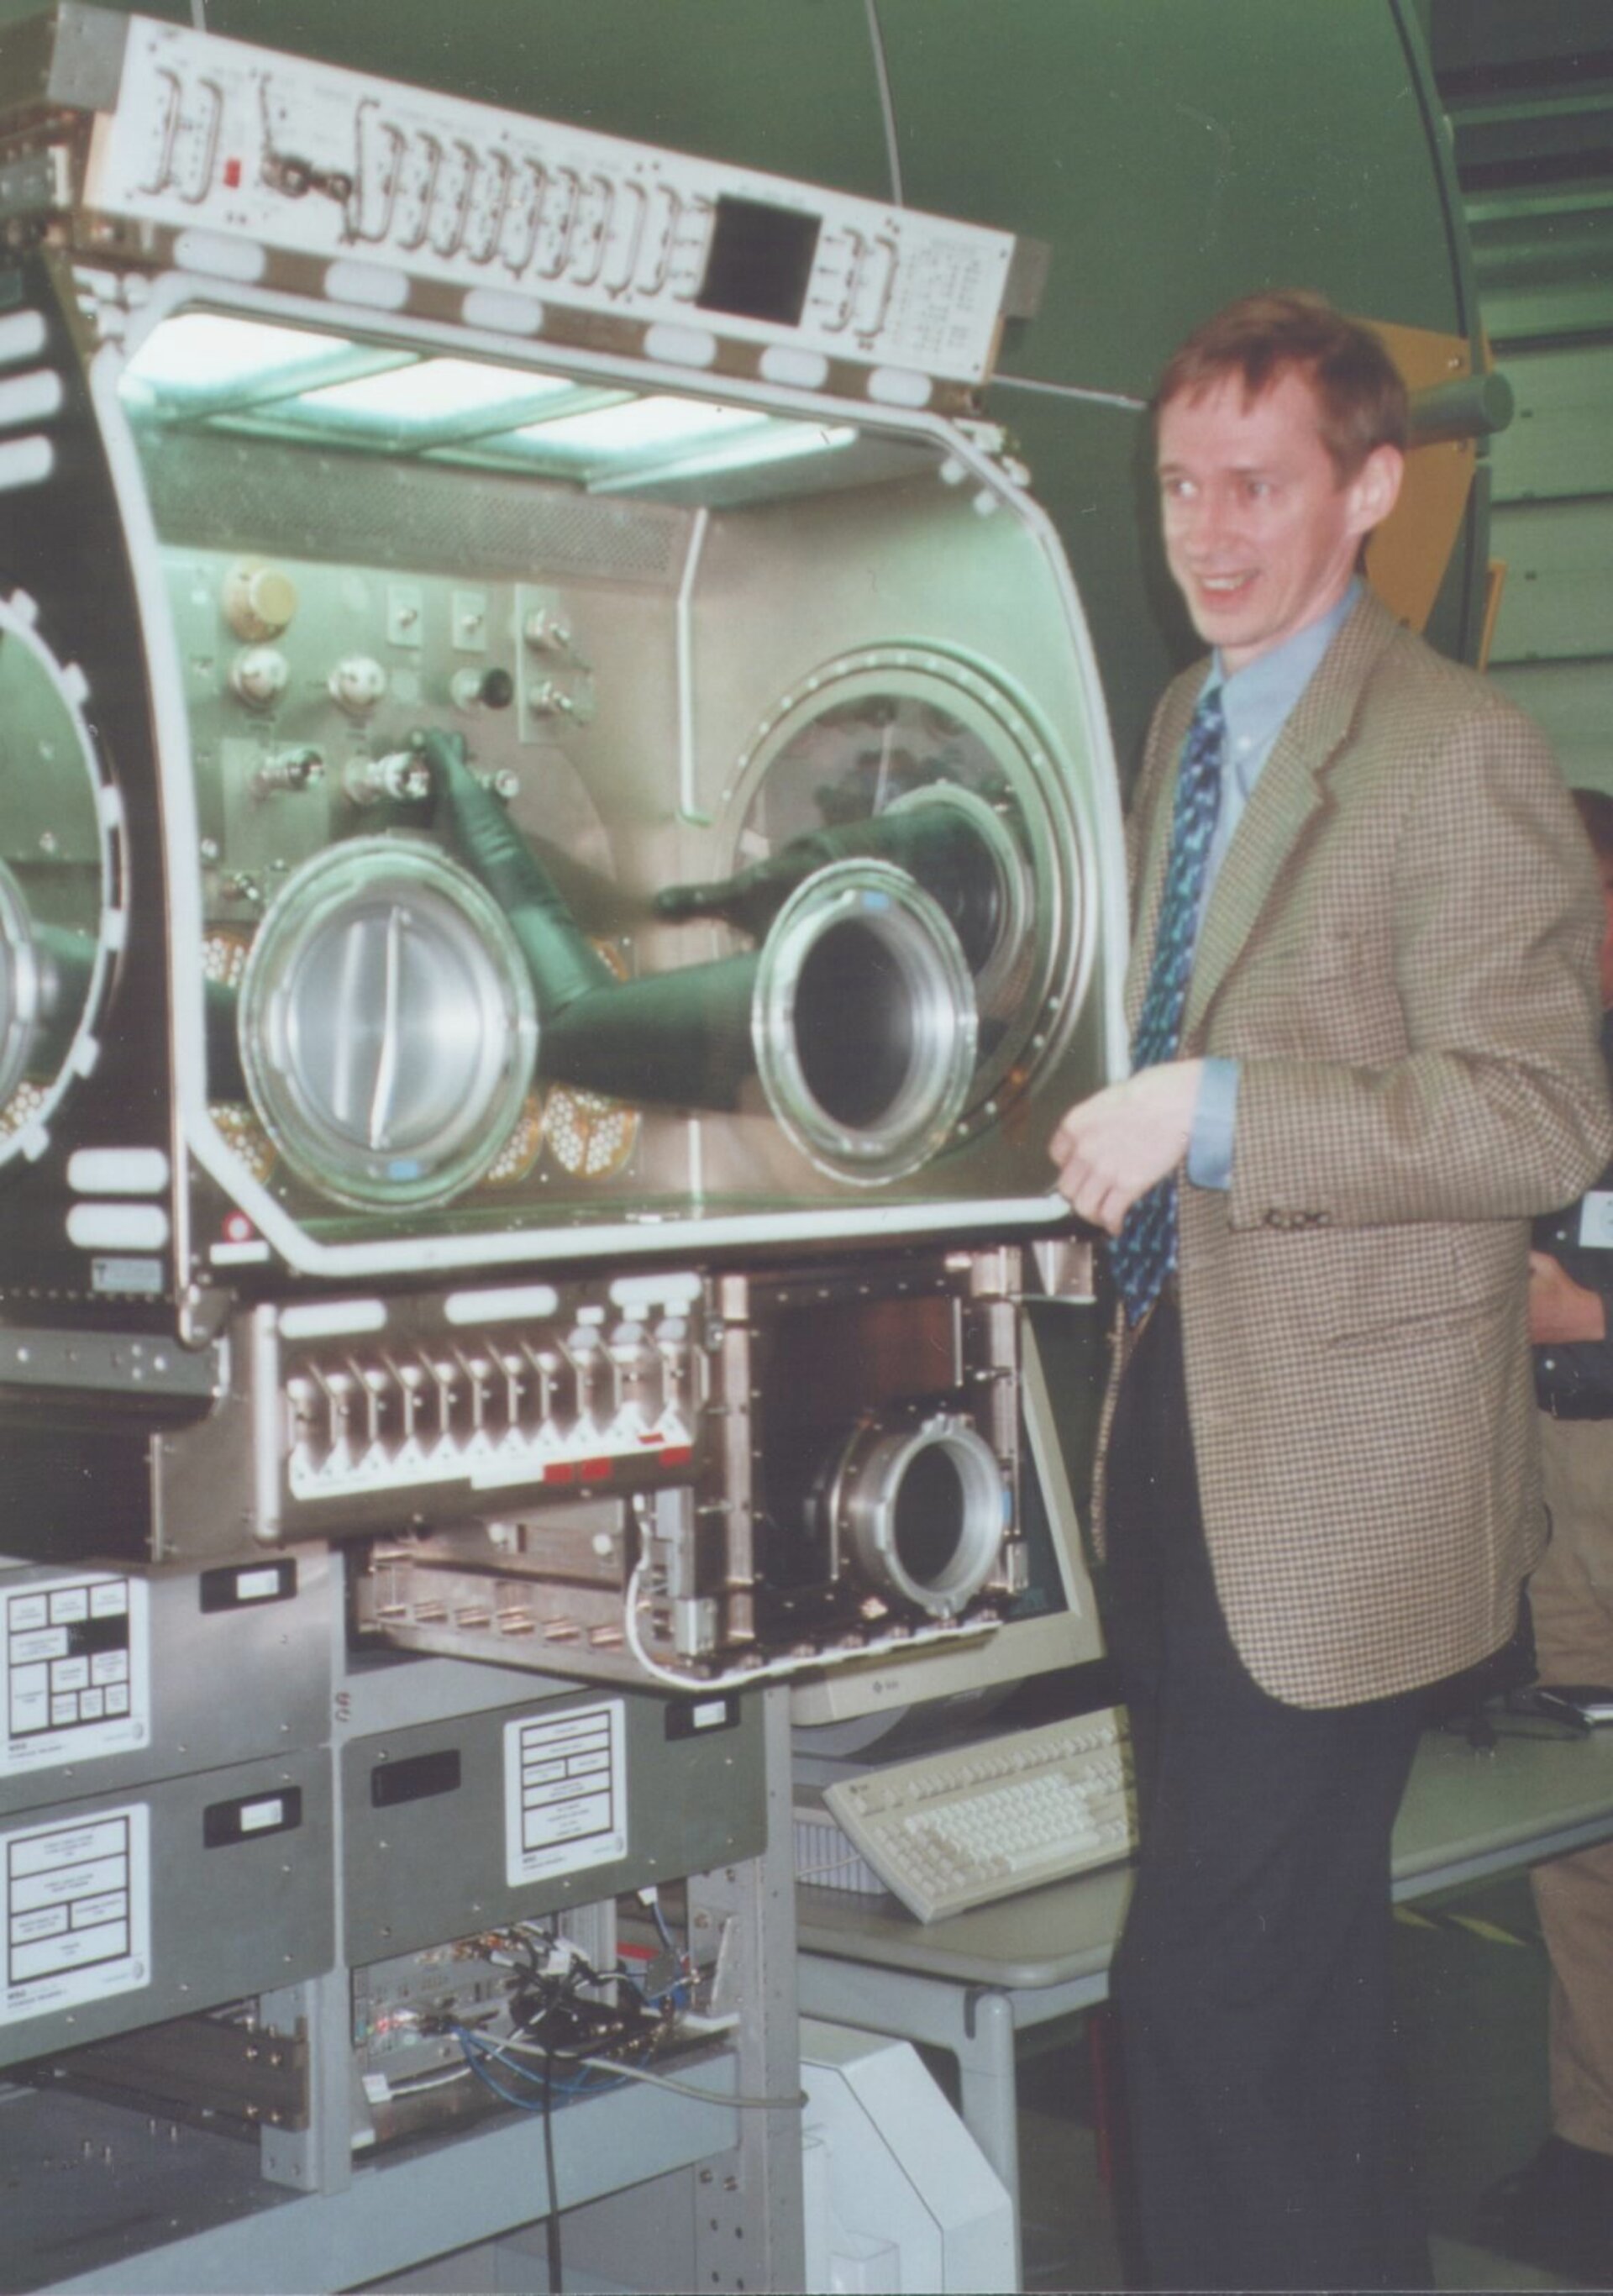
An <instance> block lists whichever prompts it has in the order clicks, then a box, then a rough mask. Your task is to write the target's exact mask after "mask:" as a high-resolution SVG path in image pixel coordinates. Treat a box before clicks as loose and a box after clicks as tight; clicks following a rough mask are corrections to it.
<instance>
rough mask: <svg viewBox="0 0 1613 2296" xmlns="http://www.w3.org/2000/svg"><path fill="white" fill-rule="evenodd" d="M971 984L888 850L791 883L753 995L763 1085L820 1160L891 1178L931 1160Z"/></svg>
mask: <svg viewBox="0 0 1613 2296" xmlns="http://www.w3.org/2000/svg"><path fill="white" fill-rule="evenodd" d="M977 1025H978V1022H977V1014H976V1009H975V996H974V982H973V980H972V979H971V977H970V970H969V964H968V960H967V959H966V958H965V956H964V955H963V951H962V947H961V946H960V944H959V941H958V937H957V935H956V933H954V931H953V929H952V927H951V925H950V924H948V922H947V921H946V916H945V915H944V914H943V913H942V910H941V907H940V905H939V903H938V902H937V901H935V900H932V899H931V898H930V896H929V894H928V893H926V892H925V891H923V890H922V889H921V887H920V886H918V885H916V884H915V883H914V882H913V879H912V878H911V877H909V876H908V875H907V874H906V873H905V871H904V870H901V869H896V868H893V867H892V866H891V865H890V864H889V863H888V862H885V861H839V862H835V863H833V864H832V865H831V866H830V867H829V868H827V869H820V870H819V871H818V872H817V873H816V875H815V876H812V877H808V878H807V879H806V882H805V883H804V884H801V885H798V886H797V887H796V890H795V891H794V892H793V893H792V894H791V895H790V898H789V899H788V900H787V901H786V902H785V904H784V906H783V907H782V909H781V910H780V911H779V914H778V915H777V917H776V918H775V919H774V923H773V928H772V930H771V931H770V932H769V933H768V935H767V939H766V942H765V943H764V945H763V948H762V953H761V959H760V963H759V964H758V966H757V979H756V991H755V996H754V998H753V1001H752V1005H751V1041H752V1043H753V1045H754V1046H755V1050H756V1062H757V1074H758V1076H759V1077H760V1079H761V1084H762V1089H763V1091H764V1092H765V1093H766V1096H767V1102H768V1105H769V1106H770V1108H771V1109H772V1110H773V1112H774V1116H775V1117H776V1118H777V1119H778V1121H779V1123H780V1124H781V1125H782V1127H783V1128H784V1130H785V1131H786V1132H787V1133H788V1134H789V1136H790V1138H791V1139H792V1140H793V1141H794V1142H795V1144H796V1145H797V1146H798V1148H799V1149H801V1150H802V1152H804V1153H805V1154H806V1156H808V1157H810V1159H811V1160H812V1161H813V1162H814V1163H815V1165H816V1166H817V1167H818V1169H819V1170H820V1171H823V1172H828V1173H831V1174H832V1175H833V1176H834V1177H836V1178H839V1179H843V1180H859V1181H864V1182H866V1183H875V1182H879V1181H882V1180H894V1179H899V1178H901V1177H904V1176H905V1174H906V1173H908V1172H912V1171H915V1170H917V1169H918V1168H919V1166H920V1165H921V1164H924V1163H927V1162H928V1161H929V1159H930V1157H932V1156H933V1155H934V1154H935V1153H936V1152H937V1150H938V1148H940V1147H941V1146H942V1145H943V1144H944V1143H945V1141H946V1136H947V1135H948V1134H949V1133H950V1131H951V1130H952V1128H953V1126H954V1124H955V1123H956V1122H957V1119H958V1117H959V1115H960V1113H961V1112H962V1107H963V1103H964V1101H965V1099H966V1097H967V1095H968V1092H969V1082H970V1077H971V1075H972V1074H973V1072H974V1062H975V1037H976V1029H977Z"/></svg>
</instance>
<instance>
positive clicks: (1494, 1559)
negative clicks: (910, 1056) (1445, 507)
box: [1097, 593, 1613, 1707]
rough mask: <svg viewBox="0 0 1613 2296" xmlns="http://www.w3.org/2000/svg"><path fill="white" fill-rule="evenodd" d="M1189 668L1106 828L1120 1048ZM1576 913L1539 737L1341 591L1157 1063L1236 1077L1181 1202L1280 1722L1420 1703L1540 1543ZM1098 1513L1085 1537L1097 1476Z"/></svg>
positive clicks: (1228, 1518) (1229, 1527)
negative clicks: (1190, 1064) (1200, 1172)
mask: <svg viewBox="0 0 1613 2296" xmlns="http://www.w3.org/2000/svg"><path fill="white" fill-rule="evenodd" d="M1203 677H1204V668H1203V666H1202V664H1201V665H1200V667H1199V668H1196V669H1191V670H1189V671H1187V672H1186V673H1184V675H1183V676H1181V677H1179V678H1177V679H1176V680H1175V683H1174V684H1173V685H1171V686H1170V687H1169V688H1168V690H1167V693H1166V694H1165V696H1164V698H1163V700H1162V701H1161V702H1160V704H1159V709H1158V710H1157V711H1156V713H1155V717H1154V721H1153V725H1152V727H1151V729H1150V735H1149V742H1148V748H1147V751H1146V755H1145V759H1144V763H1143V767H1142V775H1141V778H1140V781H1139V783H1138V789H1137V796H1136V802H1135V804H1134V808H1133V815H1132V824H1131V830H1130V846H1131V853H1132V862H1133V881H1134V882H1133V890H1134V914H1135V917H1136V920H1137V930H1136V934H1135V939H1134V948H1133V955H1132V964H1131V969H1130V972H1129V974H1128V978H1127V984H1126V1005H1127V1013H1128V1018H1129V1020H1130V1021H1131V1023H1132V1025H1133V1027H1134V1026H1135V1022H1136V1018H1137V1013H1138V1011H1139V1009H1140V1007H1141V1005H1142V995H1143V989H1144V987H1145V984H1146V982H1147V979H1148V970H1149V964H1150V958H1151V955H1152V951H1153V942H1154V933H1155V927H1156V923H1157V920H1158V913H1159V895H1160V889H1161V882H1162V880H1163V876H1164V868H1165V858H1166V848H1167V844H1168V840H1169V824H1170V816H1171V805H1172V799H1173V796H1174V792H1175V775H1176V766H1177V761H1178V759H1179V757H1180V753H1181V750H1182V745H1183V738H1184V735H1185V734H1186V730H1187V726H1188V724H1189V721H1190V719H1191V715H1192V711H1193V708H1194V705H1195V702H1196V701H1197V698H1198V694H1199V692H1200V687H1201V685H1202V684H1203ZM1601 917H1602V909H1601V898H1600V891H1599V888H1598V883H1597V877H1596V872H1595V870H1594V867H1593V864H1592V861H1591V858H1590V855H1589V849H1588V846H1587V842H1586V840H1585V837H1584V831H1583V830H1582V828H1581V827H1580V824H1579V821H1578V817H1577V816H1576V812H1575V810H1574V808H1573V805H1572V803H1571V801H1570V799H1569V798H1568V793H1567V791H1566V790H1565V788H1564V786H1563V783H1562V780H1561V777H1560V774H1559V772H1558V769H1557V767H1556V764H1555V762H1554V760H1553V758H1552V754H1551V751H1550V750H1549V748H1548V746H1547V744H1546V742H1545V740H1544V738H1543V735H1542V734H1540V733H1539V732H1538V731H1537V730H1536V728H1535V726H1533V725H1532V724H1531V723H1530V721H1529V720H1528V719H1527V717H1524V716H1523V715H1522V713H1521V712H1520V711H1519V710H1517V709H1514V708H1513V707H1512V706H1511V704H1510V703H1509V702H1507V701H1505V700H1504V699H1503V698H1502V696H1501V695H1500V694H1498V693H1496V692H1494V690H1493V689H1492V688H1491V687H1490V686H1489V685H1487V684H1486V681H1485V680H1484V679H1483V678H1482V677H1480V676H1478V675H1477V674H1476V673H1475V672H1473V671H1471V670H1468V669H1464V668H1460V667H1458V666H1457V665H1455V664H1453V663H1451V662H1449V661H1446V660H1444V659H1443V658H1442V657H1441V656H1440V655H1438V654H1437V653H1435V652H1433V651H1432V650H1431V649H1430V648H1429V647H1428V646H1427V645H1425V644H1423V643H1422V641H1421V639H1420V638H1418V637H1415V636H1413V635H1412V634H1411V633H1410V632H1408V631H1406V630H1405V629H1404V628H1402V627H1400V625H1399V624H1397V623H1396V621H1395V620H1394V619H1393V618H1392V616H1391V615H1390V614H1389V613H1388V611H1387V609H1386V608H1385V607H1384V606H1383V605H1382V604H1381V603H1380V602H1379V601H1378V600H1377V599H1376V598H1375V597H1373V596H1372V595H1371V594H1370V593H1369V594H1367V595H1365V596H1364V597H1363V600H1362V602H1361V603H1360V604H1359V605H1358V606H1357V607H1356V609H1355V611H1354V612H1353V613H1352V614H1351V615H1350V617H1349V619H1348V620H1347V622H1346V624H1345V625H1344V627H1343V628H1342V629H1341V630H1340V631H1339V635H1338V636H1337V637H1336V638H1335V639H1334V641H1333V644H1332V645H1331V647H1330V648H1329V651H1328V652H1327V654H1326V656H1325V658H1324V659H1323V660H1322V664H1321V666H1320V667H1319V668H1318V669H1317V671H1316V673H1315V675H1314V677H1313V678H1312V680H1311V682H1310V684H1309V685H1308V686H1307V687H1306V691H1305V693H1304V694H1303V695H1302V697H1301V699H1300V701H1298V704H1297V705H1296V707H1295V709H1294V710H1293V712H1292V713H1291V715H1290V718H1289V720H1288V723H1287V724H1286V726H1284V728H1283V730H1282V733H1281V735H1280V737H1279V739H1278V741H1277V743H1276V745H1275V747H1274V749H1273V751H1272V754H1271V756H1270V757H1269V758H1268V759H1267V761H1266V764H1265V768H1264V770H1263V772H1262V774H1261V776H1260V779H1259V781H1258V782H1257V784H1256V787H1255V790H1254V791H1253V794H1252V796H1251V798H1250V800H1249V807H1248V808H1247V810H1246V812H1245V814H1244V816H1243V817H1242V819H1241V820H1240V823H1239V824H1238V827H1237V830H1236V832H1235V834H1234V836H1233V838H1232V844H1231V846H1230V847H1229V849H1228V851H1227V855H1226V858H1225V861H1224V865H1223V866H1222V869H1221V872H1220V874H1219V876H1218V877H1217V879H1216V884H1215V887H1214V889H1213V891H1212V893H1211V897H1210V900H1209V903H1208V908H1207V911H1206V914H1205V916H1204V919H1203V922H1202V927H1201V930H1200V939H1199V946H1198V949H1197V952H1196V956H1195V962H1194V968H1193V975H1192V980H1191V987H1190V989H1189V994H1188V1002H1187V1007H1186V1011H1185V1013H1184V1016H1183V1045H1182V1050H1183V1054H1184V1055H1189V1054H1225V1055H1228V1056H1229V1057H1231V1058H1232V1059H1234V1060H1236V1061H1237V1062H1239V1063H1240V1086H1239V1095H1238V1109H1237V1125H1236V1134H1235V1144H1234V1150H1233V1160H1232V1185H1231V1187H1230V1189H1229V1190H1225V1191H1223V1190H1216V1189H1210V1188H1200V1187H1196V1186H1194V1185H1191V1183H1189V1182H1188V1181H1187V1180H1186V1179H1185V1178H1183V1182H1182V1186H1181V1190H1180V1275H1179V1290H1180V1298H1181V1308H1182V1324H1183V1348H1184V1353H1185V1357H1186V1371H1187V1391H1188V1411H1189V1416H1190V1418H1191V1423H1192V1433H1193V1440H1194V1447H1195V1453H1196V1456H1197V1461H1198V1469H1199V1480H1200V1491H1201V1497H1202V1502H1203V1511H1204V1521H1205V1529H1206V1536H1207V1539H1208V1546H1209V1553H1210V1556H1211V1561H1212V1564H1213V1567H1214V1570H1215V1576H1216V1585H1217V1587H1218V1589H1219V1592H1220V1596H1221V1601H1222V1606H1223V1609H1224V1613H1225V1616H1226V1620H1227V1623H1228V1626H1229V1628H1230V1629H1231V1632H1232V1639H1233V1641H1234V1643H1235V1644H1236V1646H1237V1648H1238V1650H1239V1652H1240V1655H1241V1657H1242V1659H1243V1661H1244V1663H1245V1665H1246V1666H1247V1667H1248V1668H1249V1672H1250V1673H1251V1674H1252V1675H1253V1677H1255V1679H1256V1681H1257V1682H1258V1683H1259V1684H1260V1685H1262V1686H1263V1687H1264V1688H1265V1689H1266V1690H1267V1691H1269V1692H1270V1693H1272V1694H1273V1696H1275V1697H1278V1698H1281V1699H1282V1700H1284V1701H1286V1702H1289V1703H1290V1704H1294V1705H1298V1706H1310V1707H1326V1706H1337V1705H1345V1704H1349V1703H1352V1702H1356V1701H1359V1700H1363V1699H1368V1698H1375V1697H1380V1696H1384V1695H1387V1694H1388V1693H1391V1692H1396V1691H1401V1690H1406V1689H1410V1688H1412V1687H1414V1686H1416V1685H1421V1684H1424V1683H1428V1682H1432V1681H1436V1680H1437V1679H1438V1678H1439V1677H1441V1676H1443V1675H1445V1674H1449V1673H1452V1672H1453V1671H1455V1670H1456V1669H1459V1668H1462V1667H1464V1666H1467V1665H1470V1664H1472V1663H1474V1662H1476V1661H1478V1660H1479V1659H1481V1658H1483V1657H1485V1656H1486V1654H1487V1653H1488V1652H1491V1651H1493V1650H1494V1649H1495V1648H1496V1647H1497V1646H1498V1645H1499V1644H1501V1643H1502V1642H1503V1641H1504V1640H1505V1639H1506V1637H1507V1636H1508V1635H1509V1634H1510V1633H1511V1629H1512V1626H1513V1623H1514V1620H1515V1616H1516V1610H1517V1600H1518V1587H1519V1581H1520V1579H1522V1578H1523V1577H1524V1575H1525V1574H1526V1572H1527V1570H1529V1569H1530V1568H1531V1567H1532V1565H1533V1564H1534V1563H1535V1561H1536V1560H1537V1559H1538V1557H1539V1554H1540V1551H1541V1549H1542V1546H1543V1543H1544V1537H1545V1531H1544V1517H1543V1507H1542V1505H1541V1501H1540V1495H1539V1485H1538V1472H1537V1464H1536V1458H1535V1406H1534V1396H1533V1385H1532V1377H1531V1365H1530V1354H1529V1347H1528V1341H1527V1323H1526V1305H1525V1302H1526V1291H1527V1249H1528V1241H1529V1221H1530V1219H1531V1218H1532V1216H1533V1215H1535V1213H1537V1212H1540V1211H1542V1210H1546V1209H1547V1208H1549V1207H1552V1206H1554V1205H1557V1204H1560V1203H1564V1202H1566V1201H1568V1200H1569V1199H1570V1198H1572V1197H1574V1196H1575V1195H1576V1194H1578V1193H1580V1191H1581V1190H1582V1189H1584V1187H1586V1186H1587V1185H1589V1184H1590V1182H1591V1180H1592V1179H1593V1177H1594V1176H1595V1174H1596V1173H1597V1172H1598V1171H1599V1170H1600V1169H1601V1166H1602V1165H1603V1163H1604V1162H1605V1161H1606V1160H1607V1159H1608V1156H1609V1150H1610V1149H1613V1115H1610V1114H1609V1099H1608V1082H1607V1076H1606V1072H1605V1070H1604V1068H1603V1064H1602V1060H1601V1051H1600V1049H1599V1045H1598V1023H1599V1021H1600V1017H1601V1015H1600V1004H1601V1000H1600V996H1599V994H1598V988H1597V973H1596V950H1597V945H1598V942H1599V940H1600V938H1601ZM1131 1344H1132V1341H1131V1338H1130V1336H1128V1335H1127V1334H1126V1333H1125V1332H1124V1330H1123V1331H1122V1332H1121V1333H1120V1335H1119V1338H1118V1345H1117V1348H1116V1353H1115V1361H1114V1368H1113V1376H1112V1378H1111V1382H1110V1389H1109V1398H1108V1406H1107V1409H1106V1413H1105V1419H1104V1431H1105V1434H1107V1428H1108V1424H1109V1418H1110V1417H1111V1416H1112V1411H1113V1403H1114V1394H1115V1390H1116V1387H1117V1386H1118V1381H1119V1379H1120V1377H1121V1376H1122V1375H1123V1374H1124V1369H1125V1363H1126V1357H1127V1355H1128V1353H1129V1349H1130V1346H1131ZM1099 1493H1100V1496H1099V1503H1098V1509H1097V1512H1098V1515H1099V1521H1100V1530H1099V1535H1100V1540H1101V1464H1100V1480H1099Z"/></svg>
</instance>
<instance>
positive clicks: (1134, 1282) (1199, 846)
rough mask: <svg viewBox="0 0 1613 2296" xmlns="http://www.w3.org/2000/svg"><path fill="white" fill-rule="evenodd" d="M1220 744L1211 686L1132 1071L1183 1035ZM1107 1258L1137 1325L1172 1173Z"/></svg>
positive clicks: (1166, 1224) (1194, 739)
mask: <svg viewBox="0 0 1613 2296" xmlns="http://www.w3.org/2000/svg"><path fill="white" fill-rule="evenodd" d="M1225 743H1226V719H1225V717H1224V714H1223V712H1222V708H1221V689H1220V687H1219V686H1218V685H1217V686H1212V687H1211V688H1210V690H1209V692H1208V693H1206V694H1205V695H1204V697H1203V699H1202V700H1201V701H1200V704H1199V708H1198V711H1197V714H1196V715H1195V717H1194V718H1193V722H1192V724H1191V726H1189V728H1188V733H1187V741H1186V743H1185V745H1184V746H1183V752H1182V769H1181V772H1180V773H1179V774H1178V775H1177V777H1176V802H1175V810H1174V812H1173V814H1172V816H1171V841H1170V856H1169V858H1168V859H1167V862H1166V865H1165V890H1164V891H1163V892H1162V893H1161V895H1160V897H1159V927H1158V930H1157V931H1156V933H1155V937H1154V958H1153V964H1152V966H1151V968H1150V972H1149V976H1148V993H1147V995H1146V996H1144V998H1143V1000H1142V1018H1141V1019H1140V1020H1139V1021H1138V1022H1137V1033H1136V1036H1135V1037H1134V1039H1133V1042H1132V1072H1133V1074H1135V1073H1136V1071H1137V1070H1139V1069H1146V1068H1152V1067H1154V1066H1155V1065H1156V1063H1157V1062H1160V1061H1172V1060H1175V1057H1176V1047H1177V1046H1178V1045H1179V1043H1180V1042H1181V1038H1182V1014H1183V1007H1184V1006H1185V1005H1186V1003H1187V984H1188V981H1189V980H1190V979H1191V976H1192V970H1193V943H1194V940H1195V939H1196V937H1197V931H1198V923H1199V906H1200V900H1201V899H1202V898H1203V893H1204V871H1205V865H1206V863H1207V862H1208V858H1209V849H1210V840H1211V838H1212V837H1213V836H1214V835H1215V831H1216V815H1217V814H1218V813H1219V811H1220V810H1221V759H1222V752H1223V750H1224V747H1225ZM1109 1258H1110V1262H1111V1264H1112V1266H1113V1267H1114V1271H1115V1281H1116V1282H1117V1283H1118V1285H1119V1287H1120V1296H1121V1298H1122V1299H1123V1300H1125V1302H1126V1320H1127V1321H1128V1322H1129V1323H1132V1324H1140V1323H1141V1322H1142V1318H1143V1316H1145V1315H1147V1313H1148V1311H1149V1309H1150V1308H1151V1307H1152V1306H1153V1304H1154V1301H1155V1300H1157V1299H1158V1298H1159V1292H1160V1290H1161V1288H1162V1286H1163V1284H1164V1283H1165V1279H1166V1277H1167V1275H1169V1274H1170V1273H1171V1271H1172V1269H1173V1268H1174V1267H1175V1265H1176V1181H1175V1174H1171V1175H1169V1176H1168V1177H1167V1178H1165V1179H1163V1180H1161V1181H1159V1183H1158V1184H1157V1185H1155V1186H1154V1187H1151V1188H1150V1190H1149V1192H1148V1193H1147V1194H1146V1195H1145V1196H1142V1197H1140V1198H1139V1199H1138V1201H1136V1202H1135V1203H1134V1205H1133V1206H1132V1208H1131V1210H1130V1211H1128V1212H1127V1213H1126V1221H1125V1225H1124V1226H1122V1228H1121V1230H1120V1233H1119V1234H1118V1236H1117V1237H1116V1238H1115V1240H1114V1242H1113V1243H1112V1244H1111V1245H1110V1247H1109Z"/></svg>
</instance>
